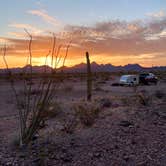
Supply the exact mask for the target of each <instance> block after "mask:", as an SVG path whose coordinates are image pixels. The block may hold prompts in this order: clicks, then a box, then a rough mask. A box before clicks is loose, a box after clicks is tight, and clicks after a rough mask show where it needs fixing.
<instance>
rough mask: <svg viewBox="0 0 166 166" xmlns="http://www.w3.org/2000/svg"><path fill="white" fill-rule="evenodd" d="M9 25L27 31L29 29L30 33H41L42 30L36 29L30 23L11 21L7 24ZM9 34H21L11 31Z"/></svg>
mask: <svg viewBox="0 0 166 166" xmlns="http://www.w3.org/2000/svg"><path fill="white" fill-rule="evenodd" d="M9 27H13V28H18V29H27V30H28V31H30V33H32V34H34V35H38V34H41V33H43V31H42V30H41V29H38V28H36V27H34V26H32V25H30V24H19V23H12V24H9ZM9 33H10V32H9ZM11 34H13V35H14V34H15V35H16V36H22V35H21V34H20V33H14V32H11Z"/></svg>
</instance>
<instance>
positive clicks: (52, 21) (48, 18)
mask: <svg viewBox="0 0 166 166" xmlns="http://www.w3.org/2000/svg"><path fill="white" fill-rule="evenodd" d="M28 13H30V14H32V15H36V16H39V17H41V18H42V19H43V20H44V21H46V22H47V23H49V24H51V25H54V26H57V25H60V22H59V21H58V20H57V19H55V18H54V17H52V16H50V15H48V14H47V12H46V11H41V10H29V11H28Z"/></svg>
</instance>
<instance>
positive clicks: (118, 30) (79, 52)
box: [0, 0, 166, 68]
mask: <svg viewBox="0 0 166 166" xmlns="http://www.w3.org/2000/svg"><path fill="white" fill-rule="evenodd" d="M17 4H19V5H17ZM87 4H88V5H87ZM66 6H67V7H66ZM85 8H86V12H84V11H85V10H84V9H85ZM0 9H1V22H0V25H1V32H0V47H1V48H3V46H4V45H5V44H6V45H7V55H6V58H7V59H8V63H9V66H10V67H23V66H25V64H26V57H27V56H28V44H29V42H28V40H29V38H28V35H27V33H26V32H25V30H24V29H27V30H28V32H29V33H30V34H31V35H32V36H33V41H32V53H33V65H44V62H45V55H47V54H48V52H49V50H52V44H53V38H52V35H53V34H54V35H55V36H56V46H57V48H58V46H59V45H63V47H62V48H61V52H60V54H61V56H62V57H64V56H65V49H66V46H67V44H68V43H69V41H70V40H71V39H72V43H71V47H70V49H69V54H68V58H67V59H66V63H65V65H66V66H74V65H76V64H79V63H81V62H85V52H86V51H89V53H90V56H91V61H95V62H96V63H99V64H107V63H111V64H113V65H115V66H119V65H126V64H135V63H138V64H140V65H141V66H145V67H150V66H166V45H165V43H166V2H165V0H160V1H159V2H157V1H156V2H154V1H153V0H147V1H146V2H145V1H144V0H139V1H134V2H131V1H130V0H118V1H116V2H115V1H114V0H105V2H104V3H103V2H101V1H99V0H91V1H87V0H84V1H83V0H78V1H77V2H74V3H73V2H71V1H70V0H62V1H60V2H53V1H50V0H48V1H45V0H38V1H35V2H34V1H33V0H29V1H24V3H23V2H22V1H20V0H13V1H12V2H11V1H9V0H6V1H4V2H3V5H1V7H0ZM4 9H8V14H5V13H6V10H4ZM0 53H1V54H3V51H2V50H1V52H0ZM48 65H50V62H49V64H48ZM59 66H61V64H59ZM59 66H58V67H59ZM4 67H5V66H4V62H3V58H2V57H1V58H0V68H4Z"/></svg>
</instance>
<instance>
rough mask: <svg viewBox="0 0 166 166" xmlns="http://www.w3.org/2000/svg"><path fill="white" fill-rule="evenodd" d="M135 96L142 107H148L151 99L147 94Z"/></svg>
mask: <svg viewBox="0 0 166 166" xmlns="http://www.w3.org/2000/svg"><path fill="white" fill-rule="evenodd" d="M137 96H138V101H139V103H140V104H141V105H144V106H148V105H150V103H151V101H152V98H151V96H150V95H149V94H148V93H146V92H140V93H138V95H137Z"/></svg>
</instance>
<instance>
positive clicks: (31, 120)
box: [3, 29, 71, 145]
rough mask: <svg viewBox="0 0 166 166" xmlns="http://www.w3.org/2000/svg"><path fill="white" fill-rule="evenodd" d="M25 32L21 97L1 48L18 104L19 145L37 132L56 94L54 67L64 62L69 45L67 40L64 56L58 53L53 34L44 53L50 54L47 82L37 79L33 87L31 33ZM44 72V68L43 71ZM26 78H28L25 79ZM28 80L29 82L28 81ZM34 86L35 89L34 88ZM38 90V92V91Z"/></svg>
mask: <svg viewBox="0 0 166 166" xmlns="http://www.w3.org/2000/svg"><path fill="white" fill-rule="evenodd" d="M25 32H26V33H27V35H28V37H29V46H28V50H29V56H28V57H27V62H26V66H28V68H27V67H26V68H24V71H23V73H22V78H23V94H24V95H23V97H21V98H20V97H19V94H18V91H17V88H16V85H15V84H16V83H15V78H14V75H13V74H12V72H11V71H10V69H9V66H8V63H7V60H6V51H7V47H6V45H5V46H4V48H3V60H4V63H5V65H6V69H7V73H8V77H9V80H10V84H11V88H12V91H13V92H14V95H15V98H16V103H17V105H18V112H19V122H20V123H19V124H20V125H19V128H20V132H19V140H20V145H23V144H28V143H29V142H30V141H31V140H32V138H33V137H34V135H35V134H36V133H37V132H38V130H39V129H40V124H41V123H42V122H43V121H44V119H45V116H43V114H47V111H48V106H50V103H53V99H54V95H55V94H56V88H57V87H58V84H57V82H56V81H55V79H54V76H55V75H56V68H57V65H58V64H59V62H60V61H61V60H62V61H63V66H64V63H65V60H66V58H67V54H68V50H69V47H70V43H71V41H70V42H69V44H68V45H66V54H65V56H64V57H62V56H61V55H60V49H61V47H62V45H60V46H57V45H56V37H55V35H54V34H53V45H52V51H51V52H50V51H49V53H50V54H51V55H50V54H49V55H48V54H47V55H46V60H45V62H46V61H47V57H48V56H51V66H52V71H51V74H50V75H49V76H48V77H47V83H46V82H45V80H44V79H43V78H41V80H40V81H39V83H38V85H37V86H36V87H33V86H32V85H33V84H32V83H31V82H33V81H32V79H33V78H32V76H33V68H32V41H33V38H32V35H31V34H30V33H29V32H28V31H27V30H26V29H25ZM43 73H44V74H46V69H45V70H44V72H43ZM27 78H28V79H27ZM29 82H30V83H29ZM34 88H36V89H34ZM38 92H40V93H38Z"/></svg>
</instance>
